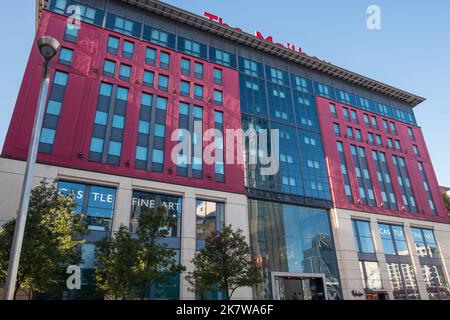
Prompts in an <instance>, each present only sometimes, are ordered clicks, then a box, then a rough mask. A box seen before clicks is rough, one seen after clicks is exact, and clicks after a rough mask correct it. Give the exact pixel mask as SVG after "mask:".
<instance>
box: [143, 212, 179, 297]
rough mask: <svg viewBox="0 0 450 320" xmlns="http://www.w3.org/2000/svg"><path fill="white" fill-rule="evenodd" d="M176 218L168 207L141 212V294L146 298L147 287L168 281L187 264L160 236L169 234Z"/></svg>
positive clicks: (164, 236) (167, 282) (163, 236)
mask: <svg viewBox="0 0 450 320" xmlns="http://www.w3.org/2000/svg"><path fill="white" fill-rule="evenodd" d="M172 221H173V218H172V217H171V216H170V214H169V213H168V211H167V210H166V208H164V207H160V208H158V209H157V210H152V209H147V210H146V211H144V212H143V213H141V216H140V219H139V225H138V228H137V232H136V233H137V236H138V238H139V241H140V244H141V249H140V250H139V254H138V283H139V284H140V285H139V297H140V298H141V299H144V298H145V295H146V292H147V291H148V289H149V288H150V287H151V286H153V285H155V284H156V283H158V284H161V285H165V284H169V283H170V280H171V278H173V276H175V275H177V274H180V273H181V272H183V271H184V270H185V268H184V267H183V266H182V265H180V264H179V263H178V262H177V261H176V259H175V256H176V252H175V250H173V249H171V248H169V247H168V246H167V244H162V243H161V241H160V240H161V239H162V238H166V237H167V236H168V235H169V227H170V225H171V223H172Z"/></svg>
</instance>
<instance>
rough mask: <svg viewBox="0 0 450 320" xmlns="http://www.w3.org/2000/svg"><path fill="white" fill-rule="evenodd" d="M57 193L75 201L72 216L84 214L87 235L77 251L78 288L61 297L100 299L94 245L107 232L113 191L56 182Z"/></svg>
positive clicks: (114, 190) (114, 196) (110, 217)
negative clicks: (78, 262)
mask: <svg viewBox="0 0 450 320" xmlns="http://www.w3.org/2000/svg"><path fill="white" fill-rule="evenodd" d="M58 193H59V194H60V195H62V196H67V195H72V196H73V198H74V200H75V202H76V208H75V210H76V213H78V214H83V215H86V217H87V224H88V233H87V235H86V236H85V240H86V242H85V244H84V245H83V246H82V248H81V254H82V259H83V264H82V265H81V266H80V267H81V270H82V274H81V275H82V286H81V287H82V289H81V290H74V291H71V292H69V293H68V294H67V295H65V298H67V299H101V296H99V295H98V293H97V292H96V291H95V285H94V279H93V277H94V268H95V243H96V242H97V241H100V240H103V239H104V238H105V237H106V236H108V235H109V234H110V233H111V228H112V220H113V217H114V208H115V204H116V189H115V188H109V187H104V186H97V185H90V184H84V183H79V182H71V181H62V180H61V181H59V183H58Z"/></svg>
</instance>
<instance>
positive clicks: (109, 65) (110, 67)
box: [103, 60, 116, 75]
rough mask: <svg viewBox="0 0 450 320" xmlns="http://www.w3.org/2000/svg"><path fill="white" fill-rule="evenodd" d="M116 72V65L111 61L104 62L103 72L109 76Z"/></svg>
mask: <svg viewBox="0 0 450 320" xmlns="http://www.w3.org/2000/svg"><path fill="white" fill-rule="evenodd" d="M115 71H116V63H115V62H114V61H111V60H105V64H104V65H103V72H104V73H106V74H109V75H114V73H115Z"/></svg>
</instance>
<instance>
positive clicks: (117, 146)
mask: <svg viewBox="0 0 450 320" xmlns="http://www.w3.org/2000/svg"><path fill="white" fill-rule="evenodd" d="M121 152H122V143H120V142H117V141H110V142H109V149H108V154H110V155H112V156H116V157H120V153H121Z"/></svg>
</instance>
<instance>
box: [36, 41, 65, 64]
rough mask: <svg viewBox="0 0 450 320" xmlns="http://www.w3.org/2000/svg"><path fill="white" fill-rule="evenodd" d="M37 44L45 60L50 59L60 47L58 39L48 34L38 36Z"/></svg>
mask: <svg viewBox="0 0 450 320" xmlns="http://www.w3.org/2000/svg"><path fill="white" fill-rule="evenodd" d="M37 46H38V48H39V51H40V52H41V55H42V56H43V57H44V59H45V61H46V62H48V61H50V60H51V59H52V58H53V57H54V56H55V55H56V54H57V53H58V51H59V48H60V47H61V45H60V44H59V42H58V40H56V39H55V38H53V37H50V36H43V37H41V38H39V40H38V42H37Z"/></svg>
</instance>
